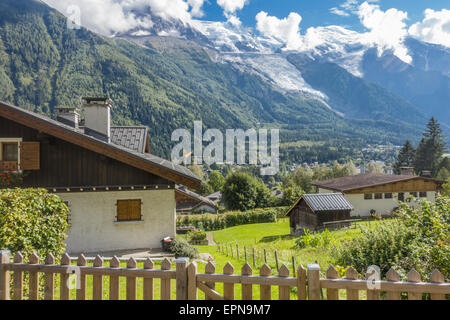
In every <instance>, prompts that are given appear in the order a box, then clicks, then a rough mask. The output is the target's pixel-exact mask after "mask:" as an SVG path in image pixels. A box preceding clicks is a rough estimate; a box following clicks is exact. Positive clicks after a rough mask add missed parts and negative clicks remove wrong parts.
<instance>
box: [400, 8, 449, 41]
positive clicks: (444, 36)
mask: <svg viewBox="0 0 450 320" xmlns="http://www.w3.org/2000/svg"><path fill="white" fill-rule="evenodd" d="M409 34H410V35H411V36H413V37H415V38H418V39H420V40H422V41H425V42H430V43H435V44H440V45H444V46H447V47H450V10H447V9H442V10H441V11H434V10H432V9H427V10H425V18H424V19H423V20H422V21H421V22H417V23H416V24H413V25H412V26H411V27H410V28H409Z"/></svg>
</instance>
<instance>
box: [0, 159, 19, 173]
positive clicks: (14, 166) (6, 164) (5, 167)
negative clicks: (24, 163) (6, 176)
mask: <svg viewBox="0 0 450 320" xmlns="http://www.w3.org/2000/svg"><path fill="white" fill-rule="evenodd" d="M17 170H19V164H18V163H17V161H0V171H17Z"/></svg>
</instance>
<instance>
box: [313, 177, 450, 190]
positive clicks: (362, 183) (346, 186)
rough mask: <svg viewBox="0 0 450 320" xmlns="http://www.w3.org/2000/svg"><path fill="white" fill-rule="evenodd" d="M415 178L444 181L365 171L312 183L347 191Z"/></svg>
mask: <svg viewBox="0 0 450 320" xmlns="http://www.w3.org/2000/svg"><path fill="white" fill-rule="evenodd" d="M413 179H425V180H429V181H434V182H436V183H438V184H440V183H444V182H443V181H440V180H436V179H432V178H427V177H419V176H408V175H394V174H384V173H365V174H357V175H354V176H348V177H342V178H336V179H330V180H324V181H315V182H312V183H311V185H313V186H316V187H319V188H323V189H327V190H332V191H339V192H346V191H351V190H356V189H361V188H368V187H374V186H378V185H384V184H389V183H395V182H400V181H407V180H413Z"/></svg>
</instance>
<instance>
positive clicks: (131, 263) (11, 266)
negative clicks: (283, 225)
mask: <svg viewBox="0 0 450 320" xmlns="http://www.w3.org/2000/svg"><path fill="white" fill-rule="evenodd" d="M71 263H72V261H71V259H70V257H69V256H68V255H67V254H64V255H63V256H62V257H61V261H60V264H59V265H56V264H55V258H54V257H53V256H52V255H48V256H47V258H46V259H45V261H44V264H40V263H39V258H38V257H37V256H36V255H35V254H32V255H31V256H29V257H28V263H24V258H23V256H22V254H21V253H20V252H18V253H16V254H15V255H14V259H13V261H12V262H11V257H10V254H9V252H8V251H0V300H9V299H10V298H11V297H12V298H13V299H15V300H23V292H24V277H23V276H24V272H27V273H28V274H29V276H28V281H29V283H28V288H29V294H28V296H29V299H30V300H38V299H39V276H38V274H39V273H43V274H44V283H45V284H44V288H43V291H44V299H46V300H53V299H54V298H55V295H54V290H55V275H56V274H59V275H60V295H59V296H60V299H61V300H69V299H70V296H71V295H70V293H71V292H70V291H71V289H69V287H68V286H67V280H68V277H69V276H70V274H71V272H73V271H74V269H76V270H77V271H78V272H79V274H78V276H79V288H77V289H72V290H76V299H77V300H86V296H87V294H86V293H87V292H86V291H87V289H86V288H87V286H86V276H87V275H91V276H92V277H93V281H92V284H93V285H92V297H93V299H94V300H101V299H103V294H104V292H103V291H104V288H103V280H104V278H105V277H107V278H109V299H110V300H118V299H119V293H120V281H119V278H120V277H125V278H126V299H127V300H136V298H137V282H136V280H137V278H143V299H144V300H153V299H154V279H160V281H161V286H160V297H161V299H162V300H170V299H171V294H172V292H173V290H175V291H174V292H175V294H176V299H177V300H197V299H198V291H199V290H201V291H202V292H204V293H205V297H206V299H207V300H234V299H235V292H236V290H239V287H240V290H241V299H242V300H253V298H254V296H253V293H254V292H253V286H259V294H260V299H261V300H271V299H279V300H289V299H290V298H291V289H292V288H296V289H297V290H296V291H297V297H298V299H299V300H306V299H309V300H320V299H328V300H337V299H339V298H340V295H339V290H344V291H345V292H346V295H345V298H346V299H347V300H358V299H360V291H363V292H365V293H366V297H367V300H379V299H381V298H384V299H389V300H396V299H401V298H402V293H405V294H403V297H405V298H408V299H409V300H419V299H422V297H423V294H424V293H427V294H430V296H431V299H433V300H444V299H446V295H450V283H447V282H445V279H444V276H443V275H442V273H441V272H439V271H438V270H435V271H433V273H432V274H431V278H430V279H431V282H430V283H424V282H421V278H420V275H419V273H418V272H417V271H415V270H411V272H409V274H408V279H407V281H406V282H401V281H400V276H399V274H398V273H397V272H396V271H395V270H394V269H391V270H389V272H388V273H387V274H386V280H384V281H381V280H376V281H374V280H373V279H374V277H373V276H374V274H373V273H371V274H366V279H358V273H357V272H356V270H355V269H353V268H351V267H350V268H349V269H348V270H347V271H346V274H345V277H344V278H340V276H339V273H338V272H337V271H336V269H335V268H334V267H333V266H330V267H329V269H328V270H327V272H326V277H325V278H323V279H322V278H321V277H320V268H319V266H318V265H317V264H312V265H308V266H307V268H306V269H305V268H304V267H303V266H301V265H300V266H299V267H298V269H297V272H296V273H297V275H296V276H293V277H291V276H290V271H289V269H288V267H287V266H286V265H282V266H281V267H280V268H279V270H278V275H277V276H272V270H271V269H270V267H269V266H268V265H267V264H264V265H263V266H262V267H261V268H260V269H259V275H254V274H253V269H252V268H251V266H250V265H249V264H248V263H245V264H244V266H243V267H242V269H241V272H240V274H235V270H234V267H233V266H232V265H231V263H227V264H226V265H225V267H224V268H223V273H222V274H218V273H216V267H215V265H214V264H213V263H211V262H209V263H208V264H207V265H206V267H205V273H198V270H197V264H196V262H192V263H189V262H188V259H183V258H181V259H177V260H175V266H176V269H175V270H172V265H173V264H172V263H171V262H170V260H168V259H164V260H163V261H162V264H161V267H160V269H154V263H153V261H152V260H151V259H147V260H146V261H145V262H144V267H143V268H142V269H139V268H137V263H136V260H135V259H133V258H130V259H129V260H128V261H127V267H126V268H121V267H120V261H119V259H118V258H117V257H114V258H112V260H111V261H110V265H109V267H105V266H104V265H103V259H102V258H101V257H100V256H97V257H96V258H95V260H94V262H93V266H88V265H87V262H86V258H85V257H84V255H80V256H79V257H78V258H77V268H74V266H72V264H71ZM11 273H12V277H11ZM377 276H378V277H379V275H377ZM11 278H12V280H13V285H12V287H13V292H12V295H11V293H10V281H11ZM172 280H175V281H176V286H175V287H172V286H171V281H172ZM219 283H220V284H223V294H221V293H220V292H219V291H221V290H218V289H216V285H217V284H219ZM237 285H238V287H236V286H237ZM272 286H275V287H278V296H277V297H273V296H272Z"/></svg>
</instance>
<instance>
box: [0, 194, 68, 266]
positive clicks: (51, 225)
mask: <svg viewBox="0 0 450 320" xmlns="http://www.w3.org/2000/svg"><path fill="white" fill-rule="evenodd" d="M67 214H68V209H67V206H66V205H65V204H64V202H63V201H62V200H61V199H60V198H59V197H58V196H56V195H52V194H49V193H48V192H47V191H46V190H44V189H3V190H0V248H2V249H7V250H10V251H11V252H12V253H15V252H17V251H21V252H22V254H23V255H24V256H25V257H28V256H29V255H30V254H31V253H32V252H36V254H38V255H39V256H40V257H41V258H44V257H45V256H46V255H47V254H49V253H52V254H53V255H54V256H55V257H60V256H61V255H62V254H63V252H64V247H65V244H64V239H65V238H66V234H65V231H66V228H67Z"/></svg>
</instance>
